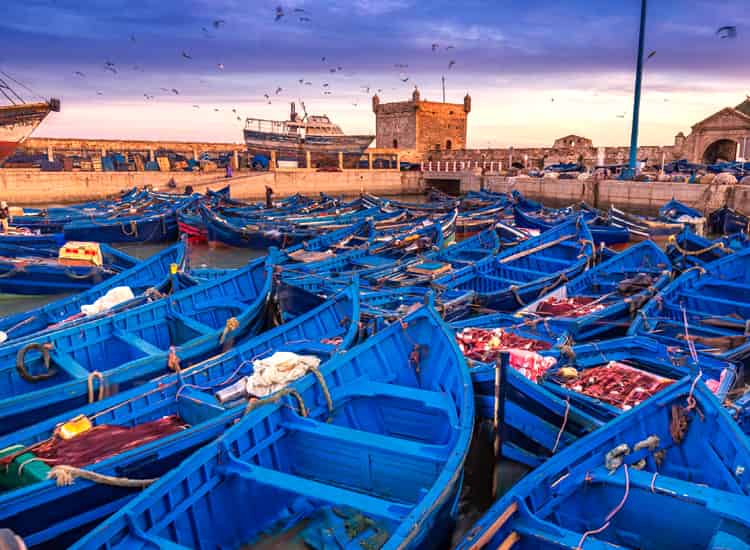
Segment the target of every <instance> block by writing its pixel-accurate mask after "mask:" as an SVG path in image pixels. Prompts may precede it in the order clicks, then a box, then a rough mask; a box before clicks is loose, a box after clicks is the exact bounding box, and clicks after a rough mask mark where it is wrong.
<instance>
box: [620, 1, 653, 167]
mask: <svg viewBox="0 0 750 550" xmlns="http://www.w3.org/2000/svg"><path fill="white" fill-rule="evenodd" d="M646 1H647V0H641V27H640V32H639V35H638V64H637V66H636V69H635V97H634V98H633V126H632V130H631V132H630V159H629V162H628V167H627V169H626V170H625V171H624V172H623V178H624V179H632V178H633V177H635V174H636V169H637V165H638V120H639V117H640V112H641V82H642V80H643V45H644V44H643V43H644V41H645V38H646Z"/></svg>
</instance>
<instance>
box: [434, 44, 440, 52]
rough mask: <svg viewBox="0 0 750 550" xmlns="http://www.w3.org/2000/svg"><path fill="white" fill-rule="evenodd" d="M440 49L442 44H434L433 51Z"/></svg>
mask: <svg viewBox="0 0 750 550" xmlns="http://www.w3.org/2000/svg"><path fill="white" fill-rule="evenodd" d="M439 47H440V44H437V43H435V44H433V45H432V51H433V52H436V51H437V49H438V48H439Z"/></svg>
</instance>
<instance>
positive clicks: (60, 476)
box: [47, 465, 158, 489]
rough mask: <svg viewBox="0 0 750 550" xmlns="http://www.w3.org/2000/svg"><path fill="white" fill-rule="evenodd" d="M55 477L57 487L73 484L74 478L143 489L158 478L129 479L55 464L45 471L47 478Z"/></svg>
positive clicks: (113, 485)
mask: <svg viewBox="0 0 750 550" xmlns="http://www.w3.org/2000/svg"><path fill="white" fill-rule="evenodd" d="M53 478H54V479H55V481H56V483H57V486H58V487H66V486H68V485H73V482H74V481H75V480H76V478H81V479H86V480H88V481H92V482H94V483H99V484H101V485H110V486H112V487H128V488H136V489H143V488H145V487H148V486H149V485H151V484H152V483H154V482H155V481H156V480H157V479H158V478H154V479H130V478H127V477H114V476H108V475H104V474H99V473H97V472H92V471H91V470H84V469H83V468H74V467H73V466H64V465H60V466H55V467H53V468H52V469H51V470H50V471H49V472H47V479H53Z"/></svg>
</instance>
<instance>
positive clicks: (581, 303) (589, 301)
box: [536, 296, 606, 317]
mask: <svg viewBox="0 0 750 550" xmlns="http://www.w3.org/2000/svg"><path fill="white" fill-rule="evenodd" d="M605 307H606V306H605V305H604V304H602V303H600V302H598V301H597V300H596V299H595V298H591V297H588V296H573V297H572V298H557V297H554V296H551V297H549V298H547V299H546V300H544V301H542V302H540V303H539V305H538V306H537V308H536V313H538V314H539V315H544V316H549V317H583V316H584V315H588V314H590V313H594V312H596V311H601V310H602V309H604V308H605Z"/></svg>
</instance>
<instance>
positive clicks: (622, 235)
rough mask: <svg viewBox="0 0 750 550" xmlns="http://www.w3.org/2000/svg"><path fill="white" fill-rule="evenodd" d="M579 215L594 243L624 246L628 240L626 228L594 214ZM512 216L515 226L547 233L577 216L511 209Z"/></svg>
mask: <svg viewBox="0 0 750 550" xmlns="http://www.w3.org/2000/svg"><path fill="white" fill-rule="evenodd" d="M581 215H582V216H583V218H584V219H585V221H586V224H587V225H588V226H589V230H590V231H591V235H592V236H593V237H594V242H595V243H596V244H597V245H598V244H605V245H613V244H624V243H627V242H628V241H629V240H630V232H629V231H628V228H627V227H621V226H618V225H614V224H612V223H610V222H609V221H608V220H607V219H605V218H603V217H601V216H598V215H597V214H595V213H594V212H590V211H582V213H581ZM513 216H514V218H515V221H516V225H518V226H519V227H525V228H528V229H536V230H537V231H540V232H544V231H549V229H550V228H552V227H554V226H555V225H558V224H560V223H564V222H566V221H569V220H571V219H576V217H577V214H575V213H568V211H567V209H566V210H563V211H562V212H554V213H552V214H545V213H539V212H527V211H524V210H522V209H521V208H518V207H515V208H514V209H513Z"/></svg>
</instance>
